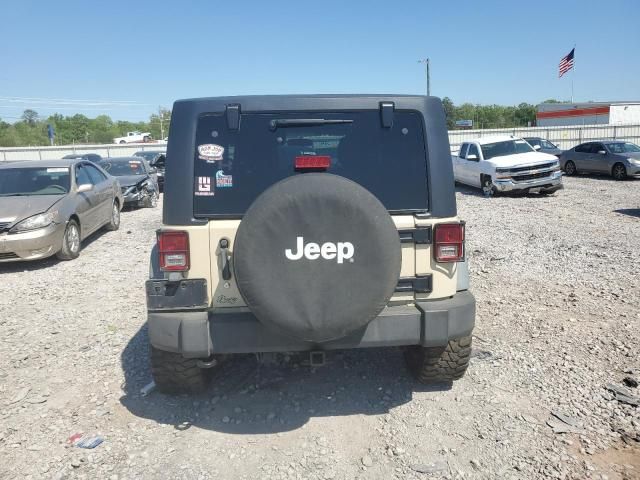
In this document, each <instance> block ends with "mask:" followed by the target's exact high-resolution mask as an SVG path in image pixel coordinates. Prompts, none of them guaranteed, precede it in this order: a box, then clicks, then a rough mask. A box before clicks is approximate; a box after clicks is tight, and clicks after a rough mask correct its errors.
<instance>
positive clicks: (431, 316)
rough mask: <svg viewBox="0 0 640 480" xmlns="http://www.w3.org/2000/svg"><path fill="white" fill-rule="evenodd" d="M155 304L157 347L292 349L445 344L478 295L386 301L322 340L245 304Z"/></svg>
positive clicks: (469, 324)
mask: <svg viewBox="0 0 640 480" xmlns="http://www.w3.org/2000/svg"><path fill="white" fill-rule="evenodd" d="M225 310H228V311H229V312H228V313H219V310H218V311H216V312H215V313H213V312H212V311H209V310H184V308H183V309H182V310H177V309H175V305H174V306H173V308H155V309H153V310H149V311H148V328H149V340H150V342H151V344H152V345H153V346H154V347H156V348H159V349H161V350H167V351H171V352H178V353H181V354H182V355H184V356H185V357H190V358H200V357H209V356H210V355H212V354H218V353H220V354H222V353H257V352H293V351H309V350H336V349H348V348H365V347H383V346H402V345H422V346H425V347H433V346H444V345H446V344H447V342H448V341H449V340H450V339H454V338H459V337H463V336H467V335H470V334H471V331H472V330H473V327H474V324H475V310H476V301H475V298H474V297H473V295H472V294H471V293H470V292H468V291H462V292H458V293H457V294H456V295H454V296H453V297H450V298H447V299H443V300H433V301H424V302H416V304H415V306H414V305H406V306H405V305H403V306H397V307H387V308H385V309H384V310H383V311H382V312H381V313H380V315H379V316H378V317H377V318H375V319H374V320H372V321H371V322H370V323H369V324H368V325H367V326H366V327H364V328H363V329H361V330H359V331H357V332H355V333H353V334H350V335H349V336H347V337H344V338H341V339H338V340H333V341H330V342H325V343H321V344H316V343H309V342H304V341H301V340H296V339H293V338H289V337H287V336H284V335H281V334H280V333H278V332H275V331H273V330H272V329H269V328H267V327H265V326H264V325H263V324H262V323H260V322H259V321H258V320H257V319H256V317H255V316H254V315H253V314H252V313H251V312H249V311H247V309H243V310H241V309H231V308H230V309H225Z"/></svg>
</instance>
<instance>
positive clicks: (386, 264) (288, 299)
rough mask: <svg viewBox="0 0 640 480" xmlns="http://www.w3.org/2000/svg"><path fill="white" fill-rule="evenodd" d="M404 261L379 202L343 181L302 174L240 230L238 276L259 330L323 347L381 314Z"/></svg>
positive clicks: (268, 195)
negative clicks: (260, 328)
mask: <svg viewBox="0 0 640 480" xmlns="http://www.w3.org/2000/svg"><path fill="white" fill-rule="evenodd" d="M301 245H303V246H302V247H301ZM401 256H402V252H401V246H400V239H399V235H398V231H397V229H396V227H395V224H394V223H393V220H392V219H391V216H390V215H389V213H388V212H387V210H386V208H385V207H384V206H383V205H382V204H381V203H380V201H379V200H378V199H377V198H376V197H375V196H373V195H372V194H371V193H369V192H368V191H367V190H366V189H364V188H363V187H361V186H360V185H358V184H356V183H354V182H352V181H351V180H348V179H346V178H344V177H339V176H336V175H330V174H326V173H305V174H300V175H295V176H293V177H289V178H287V179H285V180H282V181H280V182H279V183H277V184H275V185H273V186H272V187H270V188H269V189H267V190H266V191H265V192H264V193H262V194H261V195H260V196H259V197H258V198H257V199H256V200H255V202H254V203H253V204H252V205H251V207H250V208H249V210H248V211H247V213H246V214H245V216H244V218H243V219H242V222H241V223H240V226H239V227H238V231H237V234H236V238H235V242H234V246H233V268H234V273H235V278H236V282H237V285H238V289H239V290H240V293H241V294H242V297H243V298H244V300H245V302H246V304H247V306H248V307H249V308H250V309H251V311H252V312H253V314H254V315H255V316H256V317H257V318H258V320H259V321H260V322H262V323H263V324H264V325H266V326H269V327H271V328H274V329H276V330H278V331H280V332H281V333H284V334H286V335H288V336H291V337H295V338H297V339H301V340H305V341H308V342H314V343H319V342H326V341H328V340H333V339H337V338H341V337H344V336H346V335H348V334H349V333H352V332H354V331H356V330H358V329H360V328H362V327H364V326H365V325H367V324H368V323H369V322H370V321H371V320H372V319H374V318H375V317H376V316H377V315H378V314H379V313H380V311H381V310H382V309H383V308H384V307H385V305H386V304H387V302H388V300H389V298H391V295H392V294H393V292H394V290H395V287H396V286H397V283H398V277H399V275H400V266H401V262H402V258H401Z"/></svg>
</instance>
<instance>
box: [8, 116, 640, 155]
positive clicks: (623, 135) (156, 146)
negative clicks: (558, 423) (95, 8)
mask: <svg viewBox="0 0 640 480" xmlns="http://www.w3.org/2000/svg"><path fill="white" fill-rule="evenodd" d="M488 135H514V136H517V137H542V138H546V139H547V140H549V141H551V142H553V143H555V144H556V145H558V146H559V147H560V148H563V149H568V148H571V147H573V146H575V145H577V144H579V143H582V142H587V141H590V140H625V141H628V142H634V143H640V124H633V125H576V126H564V127H523V128H496V129H485V130H452V131H450V132H449V143H451V151H458V149H459V148H460V144H461V143H462V142H464V141H467V140H471V139H474V138H478V137H485V136H488ZM165 148H166V144H165V143H138V144H130V145H65V146H60V147H19V148H0V161H9V160H53V159H57V158H62V157H63V156H65V155H68V154H70V153H97V154H100V155H102V156H103V157H122V156H128V155H133V154H134V153H135V152H138V151H140V150H164V149H165Z"/></svg>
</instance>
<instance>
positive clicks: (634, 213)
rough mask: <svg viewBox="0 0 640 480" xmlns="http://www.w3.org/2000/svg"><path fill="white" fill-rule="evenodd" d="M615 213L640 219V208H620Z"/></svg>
mask: <svg viewBox="0 0 640 480" xmlns="http://www.w3.org/2000/svg"><path fill="white" fill-rule="evenodd" d="M614 212H615V213H621V214H623V215H629V216H630V217H640V208H620V209H618V210H614Z"/></svg>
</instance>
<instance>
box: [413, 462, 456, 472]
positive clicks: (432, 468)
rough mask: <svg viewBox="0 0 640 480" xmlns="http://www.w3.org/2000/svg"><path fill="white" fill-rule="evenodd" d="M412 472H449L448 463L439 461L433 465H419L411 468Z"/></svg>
mask: <svg viewBox="0 0 640 480" xmlns="http://www.w3.org/2000/svg"><path fill="white" fill-rule="evenodd" d="M410 468H411V470H413V471H414V472H418V473H438V472H444V471H445V470H447V463H446V462H444V461H442V460H437V461H435V462H433V463H419V464H414V465H411V466H410Z"/></svg>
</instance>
